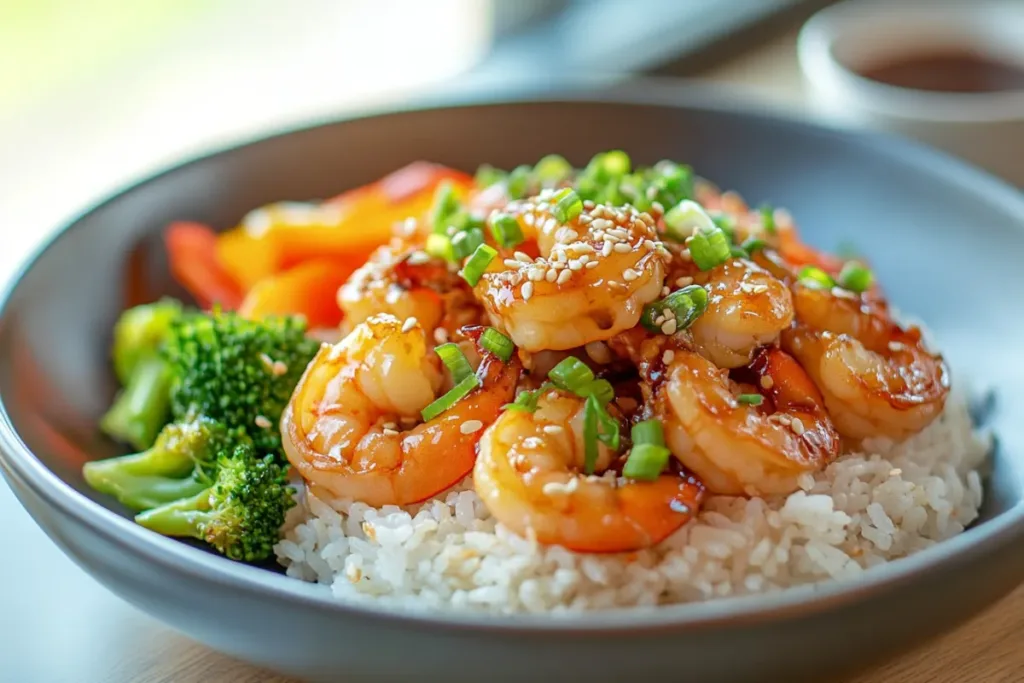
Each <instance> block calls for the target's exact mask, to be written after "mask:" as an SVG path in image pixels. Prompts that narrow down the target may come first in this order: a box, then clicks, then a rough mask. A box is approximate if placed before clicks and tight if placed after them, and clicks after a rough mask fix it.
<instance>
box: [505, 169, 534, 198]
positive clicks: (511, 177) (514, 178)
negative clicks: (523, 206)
mask: <svg viewBox="0 0 1024 683" xmlns="http://www.w3.org/2000/svg"><path fill="white" fill-rule="evenodd" d="M532 180H533V169H532V168H530V167H529V166H526V165H521V166H516V167H515V168H514V169H512V172H511V173H509V174H508V187H507V190H508V196H509V197H511V198H512V199H522V198H523V197H525V196H526V193H527V191H528V190H529V188H530V183H531V181H532Z"/></svg>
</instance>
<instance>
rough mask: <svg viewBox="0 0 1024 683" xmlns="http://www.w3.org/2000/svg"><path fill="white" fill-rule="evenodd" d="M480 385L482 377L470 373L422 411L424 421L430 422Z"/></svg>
mask: <svg viewBox="0 0 1024 683" xmlns="http://www.w3.org/2000/svg"><path fill="white" fill-rule="evenodd" d="M478 386H480V379H479V378H478V377H477V376H476V375H470V376H469V377H466V378H465V379H463V380H462V381H461V382H459V383H458V384H456V385H455V386H454V387H452V388H451V389H450V390H449V391H448V393H446V394H445V395H444V396H442V397H441V398H439V399H437V400H436V401H434V402H433V403H431V404H430V405H428V406H427V407H426V408H424V409H423V410H422V411H420V416H421V417H422V418H423V421H424V422H430V421H431V420H433V419H434V418H435V417H437V416H438V415H440V414H441V413H443V412H445V411H447V410H448V409H449V408H451V407H452V406H453V405H455V404H456V403H458V402H459V401H461V400H462V399H464V398H465V397H466V396H467V395H468V394H469V392H471V391H473V389H476V388H477V387H478Z"/></svg>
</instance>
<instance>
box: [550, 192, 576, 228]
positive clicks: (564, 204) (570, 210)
mask: <svg viewBox="0 0 1024 683" xmlns="http://www.w3.org/2000/svg"><path fill="white" fill-rule="evenodd" d="M551 212H552V213H553V214H554V216H555V220H557V221H558V222H559V223H568V222H569V221H571V220H573V219H575V218H576V217H577V216H579V215H580V214H581V213H583V200H582V199H580V196H579V195H578V194H576V191H575V190H573V189H572V188H571V187H565V188H562V189H561V190H559V191H558V192H557V193H555V196H554V207H553V208H552V210H551Z"/></svg>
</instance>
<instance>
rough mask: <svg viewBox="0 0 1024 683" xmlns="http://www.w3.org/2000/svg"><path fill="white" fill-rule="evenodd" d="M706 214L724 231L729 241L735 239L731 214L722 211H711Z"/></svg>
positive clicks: (734, 224) (734, 228)
mask: <svg viewBox="0 0 1024 683" xmlns="http://www.w3.org/2000/svg"><path fill="white" fill-rule="evenodd" d="M708 215H709V216H710V217H711V220H712V221H713V222H714V224H715V225H717V226H718V227H720V228H721V229H722V230H724V231H725V235H726V237H728V238H729V241H730V242H735V241H736V240H735V236H736V221H735V220H734V219H733V217H732V216H730V215H729V214H727V213H724V212H722V211H712V212H710V213H709V214H708Z"/></svg>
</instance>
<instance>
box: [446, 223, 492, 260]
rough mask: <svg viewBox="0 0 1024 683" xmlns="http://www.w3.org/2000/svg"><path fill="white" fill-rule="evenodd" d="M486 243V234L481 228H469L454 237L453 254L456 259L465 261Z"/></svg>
mask: <svg viewBox="0 0 1024 683" xmlns="http://www.w3.org/2000/svg"><path fill="white" fill-rule="evenodd" d="M483 243H484V233H483V231H482V230H480V228H469V229H468V230H463V231H462V232H459V233H456V234H455V237H452V253H453V254H454V255H455V258H456V259H464V258H466V257H467V256H469V255H470V254H472V253H473V252H474V251H476V248H477V247H479V246H480V245H481V244H483Z"/></svg>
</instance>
